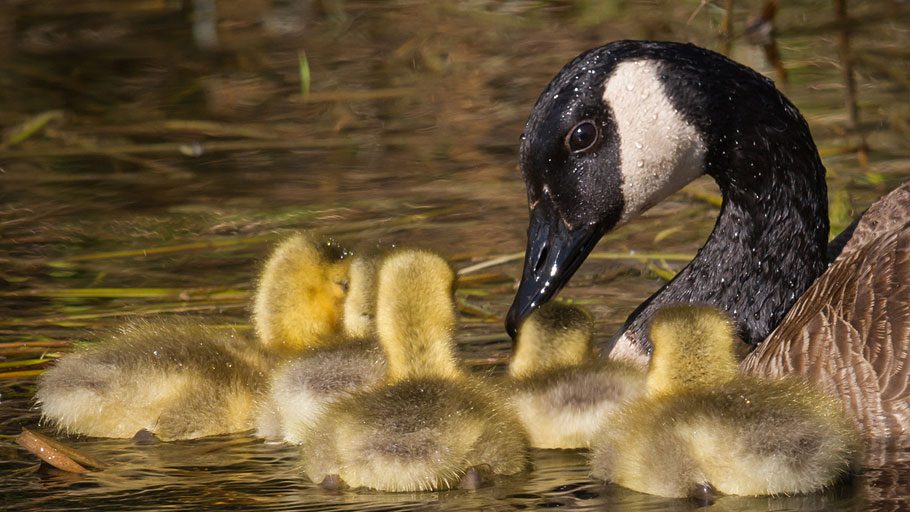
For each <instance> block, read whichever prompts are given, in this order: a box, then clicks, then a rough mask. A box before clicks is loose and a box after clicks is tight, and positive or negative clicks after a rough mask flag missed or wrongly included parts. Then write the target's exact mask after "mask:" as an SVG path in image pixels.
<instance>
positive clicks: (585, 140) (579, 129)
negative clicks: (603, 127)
mask: <svg viewBox="0 0 910 512" xmlns="http://www.w3.org/2000/svg"><path fill="white" fill-rule="evenodd" d="M598 135H599V133H598V130H597V125H596V124H594V123H593V122H591V121H582V122H580V123H578V124H576V125H575V126H574V127H572V129H571V130H569V134H568V135H566V147H567V148H569V151H571V152H572V153H581V152H582V151H585V150H587V149H590V148H591V146H593V145H594V143H595V142H597V136H598Z"/></svg>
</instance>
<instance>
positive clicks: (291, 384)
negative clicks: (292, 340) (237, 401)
mask: <svg viewBox="0 0 910 512" xmlns="http://www.w3.org/2000/svg"><path fill="white" fill-rule="evenodd" d="M284 258H286V260H285V262H284V264H285V265H286V266H287V267H288V268H290V269H293V268H295V267H296V266H297V265H305V264H306V262H305V261H299V262H295V261H294V260H295V256H294V254H290V255H288V254H284ZM377 262H378V258H376V257H373V256H366V257H364V256H356V257H353V258H352V260H351V263H350V268H349V274H348V276H349V277H348V287H347V293H346V297H345V300H344V305H343V322H342V324H343V327H344V333H343V335H342V336H337V337H335V339H334V342H332V343H323V344H320V345H319V346H316V347H311V348H309V349H308V350H304V351H303V352H301V353H300V354H298V355H296V356H295V357H293V358H291V359H290V360H288V361H286V362H285V363H284V364H283V365H280V366H278V368H277V369H276V370H275V371H274V372H273V373H272V375H271V379H270V384H269V391H268V393H267V396H266V397H265V398H264V399H263V400H262V402H261V403H260V406H259V408H258V411H257V415H256V435H257V436H259V437H263V438H266V439H270V440H282V441H284V442H288V443H292V444H299V443H301V442H302V441H303V440H304V439H305V438H306V436H307V435H308V434H309V432H310V431H311V430H312V429H313V427H314V425H315V423H316V420H317V419H319V417H320V416H321V415H322V414H323V412H324V411H325V409H326V407H328V406H329V405H330V404H332V403H334V402H336V401H338V400H340V399H341V398H343V397H346V396H349V395H350V394H351V393H353V392H355V391H358V390H364V389H369V388H371V387H373V386H376V385H378V384H380V383H382V382H383V380H384V379H385V373H386V365H385V357H384V355H383V353H382V350H381V349H380V348H379V345H378V344H377V343H376V341H375V334H374V332H375V325H374V324H375V322H374V319H373V316H374V310H375V306H376V283H375V282H376V276H375V274H376V267H377ZM275 287H277V288H278V289H279V290H278V291H277V292H276V290H274V288H275ZM281 288H282V286H281V285H280V284H279V283H278V282H276V280H275V279H268V280H267V279H263V280H262V281H261V284H260V289H259V293H258V294H257V296H258V297H268V296H270V295H273V294H275V293H280V289H281ZM288 306H289V307H288V308H286V309H281V310H279V311H268V310H265V308H262V310H263V311H265V313H263V314H262V315H261V316H260V318H264V317H265V316H266V315H276V314H280V313H281V312H282V311H288V310H290V311H295V310H296V308H294V307H292V306H293V305H292V304H288ZM274 323H277V324H281V323H282V322H280V321H274Z"/></svg>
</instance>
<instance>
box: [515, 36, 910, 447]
mask: <svg viewBox="0 0 910 512" xmlns="http://www.w3.org/2000/svg"><path fill="white" fill-rule="evenodd" d="M520 160H521V168H522V173H523V175H524V178H525V182H526V185H527V188H528V197H529V205H530V210H531V211H530V217H531V218H530V227H529V229H528V246H527V251H526V254H525V267H524V272H523V276H522V280H521V284H520V286H519V289H518V292H517V294H516V297H515V301H514V303H513V304H512V308H511V309H510V311H509V314H508V319H507V329H508V330H509V332H510V333H512V334H514V332H515V328H516V326H517V325H518V324H519V323H520V320H521V319H522V318H524V317H525V316H526V315H527V314H528V313H529V312H530V311H532V310H533V309H535V308H536V307H538V306H540V305H541V304H543V303H544V302H546V301H547V300H549V299H550V298H551V297H552V296H554V295H555V294H556V293H557V292H558V291H559V289H560V288H561V287H562V286H563V285H564V284H565V283H566V282H567V281H568V279H569V278H570V277H571V276H572V274H573V273H574V272H575V270H576V269H577V268H578V266H579V265H580V264H581V263H582V261H584V259H585V257H586V256H587V254H588V253H589V252H590V251H591V250H592V248H593V247H594V245H595V244H596V243H597V241H598V240H599V239H600V237H601V236H602V235H603V234H604V233H606V232H608V231H610V230H612V229H614V228H616V227H618V226H620V225H622V224H623V223H625V222H627V221H629V220H631V219H633V218H635V217H636V216H638V215H639V214H641V213H642V212H643V211H645V210H647V209H648V208H650V207H651V206H653V205H654V204H656V203H658V202H660V201H661V200H662V199H664V198H665V197H666V196H668V195H669V194H671V193H672V192H674V191H676V190H679V189H680V188H682V187H683V186H684V185H685V184H687V183H688V182H690V181H691V180H693V179H694V178H696V177H698V176H700V175H702V174H708V175H710V176H711V177H712V178H714V180H715V181H716V182H717V184H718V185H719V187H720V191H721V194H722V195H723V205H722V207H721V211H720V215H719V217H718V219H717V223H716V224H715V227H714V231H713V232H712V233H711V236H710V237H709V238H708V240H707V241H706V243H705V244H704V246H703V247H702V248H701V249H700V250H699V252H698V254H697V255H696V257H695V258H694V259H693V260H692V261H691V262H690V263H689V264H688V265H687V266H686V267H685V268H684V269H683V270H682V271H680V272H679V273H678V274H677V275H676V277H675V278H674V279H673V280H672V281H671V282H670V283H668V284H666V285H665V286H663V287H662V288H661V289H660V290H658V291H657V292H656V293H655V294H654V295H652V296H651V297H650V298H649V299H648V300H646V301H645V302H644V303H642V304H641V305H640V306H639V307H638V308H637V309H636V310H635V311H634V312H633V313H632V314H631V315H630V316H629V318H628V319H627V320H626V322H625V325H624V326H623V327H622V328H621V329H620V331H619V332H618V333H617V334H616V336H615V337H614V338H613V340H612V342H611V345H610V346H609V347H607V348H609V349H611V352H610V357H611V358H619V359H629V360H632V361H636V362H638V363H639V364H641V365H644V364H645V363H646V362H647V360H648V357H649V355H650V351H651V342H650V340H649V339H648V335H647V332H646V330H645V326H646V325H647V324H648V322H649V321H650V319H651V317H652V316H653V314H654V312H655V311H656V310H657V309H659V308H660V307H661V306H663V305H665V304H670V303H698V304H709V305H714V306H717V307H719V308H721V309H723V310H724V311H727V312H728V313H730V314H731V315H732V316H733V318H734V319H735V321H736V331H737V335H738V336H739V337H740V338H741V339H742V340H743V341H745V342H747V343H749V344H752V345H756V344H758V343H760V342H762V340H764V339H766V338H767V337H768V336H769V335H770V334H771V332H772V330H774V329H775V327H777V326H778V325H780V327H779V328H778V332H779V333H780V334H779V335H778V338H777V339H779V340H781V341H774V343H769V344H768V345H767V346H766V347H762V349H761V350H759V351H757V352H755V353H754V354H752V355H751V356H750V357H749V358H748V359H747V360H746V361H745V363H744V367H745V368H748V369H751V370H753V371H756V372H759V373H761V374H767V375H774V374H778V373H781V372H797V373H802V374H804V375H806V376H809V377H810V378H811V379H813V380H815V381H817V382H819V383H820V384H821V385H822V386H823V387H824V388H825V389H828V390H830V391H832V392H835V393H836V394H837V395H839V396H840V397H841V398H842V399H843V400H844V402H845V404H846V406H847V407H848V408H849V409H850V410H851V412H852V413H853V416H854V418H855V419H856V421H857V423H858V424H859V425H861V426H862V427H863V429H864V431H865V432H866V433H867V435H869V436H874V437H881V436H895V435H899V434H901V433H902V432H903V431H905V430H906V429H907V428H908V427H910V408H908V407H907V405H906V404H907V400H908V397H910V394H908V393H910V387H908V386H903V384H902V383H903V382H904V381H905V380H906V379H907V377H908V371H910V361H907V354H908V353H910V351H908V350H906V346H907V345H908V344H910V334H908V332H907V328H906V327H907V326H908V325H910V309H908V308H906V307H903V306H901V304H906V303H907V295H906V294H907V293H908V292H907V289H908V287H907V286H906V283H907V276H908V275H910V258H908V256H907V255H908V252H910V251H908V249H910V235H908V234H907V229H905V228H906V227H907V225H908V224H907V220H908V217H910V213H908V212H910V201H907V187H908V185H904V186H902V187H901V190H903V192H901V191H897V192H894V194H897V195H896V196H894V197H892V198H890V199H893V200H894V201H893V208H896V209H897V210H898V211H899V212H901V213H899V214H893V215H891V216H890V217H889V218H890V219H891V221H889V222H878V221H876V220H874V218H875V217H878V216H879V215H880V213H875V211H876V210H880V209H876V208H875V207H873V208H872V209H871V210H870V212H869V213H867V214H866V215H865V216H864V218H866V217H869V222H867V223H865V225H868V226H869V228H864V229H859V228H858V229H857V230H856V232H855V233H854V238H858V240H857V241H856V242H855V243H853V241H852V240H851V241H850V242H848V243H847V246H848V247H849V246H858V245H862V246H863V247H862V248H859V247H857V248H856V249H851V251H855V252H856V253H860V254H861V256H856V255H854V256H852V257H851V258H846V257H845V258H843V259H842V260H841V261H840V262H839V263H837V264H835V268H832V269H831V270H830V271H828V272H827V273H825V274H824V275H823V276H822V273H823V272H824V271H825V268H826V266H827V265H828V261H829V260H828V256H827V249H828V247H827V235H828V216H827V190H826V185H825V168H824V167H823V166H822V163H821V160H820V159H819V156H818V152H817V150H816V148H815V144H814V142H813V141H812V137H811V135H810V133H809V128H808V126H807V125H806V122H805V120H804V119H803V117H802V116H801V115H800V114H799V112H798V111H797V109H796V107H794V106H793V104H792V103H790V102H789V101H788V100H787V99H786V98H785V97H784V96H783V95H782V94H781V93H780V92H778V91H777V90H776V89H775V88H774V85H773V83H772V82H771V81H770V80H768V79H767V78H765V77H763V76H761V75H759V74H758V73H756V72H754V71H752V70H751V69H749V68H747V67H745V66H743V65H741V64H738V63H735V62H733V61H731V60H729V59H727V58H726V57H723V56H722V55H719V54H717V53H714V52H711V51H708V50H704V49H702V48H698V47H696V46H693V45H687V44H679V43H668V42H646V41H619V42H615V43H611V44H608V45H606V46H602V47H600V48H595V49H592V50H589V51H587V52H584V53H582V54H581V55H579V56H578V57H577V58H575V59H574V60H573V61H572V62H570V63H569V64H567V65H566V67H564V68H563V69H562V71H560V72H559V74H558V75H557V76H556V77H555V78H554V79H553V80H552V81H551V82H550V85H549V86H548V87H547V88H546V90H544V92H543V93H542V94H541V96H540V98H539V99H538V100H537V104H536V105H535V106H534V109H533V111H532V113H531V116H530V118H529V120H528V124H527V126H526V128H525V134H524V136H523V138H522V143H521V155H520ZM890 199H889V200H890ZM864 222H865V221H864ZM861 224H864V223H863V222H861ZM845 236H849V234H848V235H845ZM841 241H843V239H841ZM840 245H841V244H840V243H838V244H836V245H835V246H833V247H832V249H834V250H833V251H832V252H836V249H837V247H840ZM851 254H854V252H851ZM845 256H846V255H845ZM857 274H858V275H863V276H866V277H867V278H866V279H864V280H858V281H853V282H849V281H850V279H848V278H847V276H851V275H857ZM819 276H822V277H821V279H819V280H818V282H816V279H818V278H819ZM813 282H816V284H815V288H813V290H814V291H813V292H808V293H807V290H808V289H809V287H810V286H811V285H812V284H813ZM839 290H841V291H843V292H844V293H843V294H841V295H840V297H841V299H837V300H833V301H832V296H828V295H827V293H829V292H832V293H834V295H833V297H837V292H838V291H839ZM845 294H846V295H845ZM850 297H858V298H863V297H864V298H867V299H868V300H869V301H870V302H868V304H869V305H870V307H871V306H874V308H878V309H877V310H878V311H879V312H880V314H878V316H876V317H875V320H874V321H873V319H872V317H870V316H868V315H865V314H850V313H849V312H848V310H849V309H850V308H861V307H867V306H865V305H864V304H865V303H861V302H860V303H856V304H853V303H851V302H850V300H849V298H850ZM798 300H799V301H800V302H799V303H797V301H798ZM794 304H795V306H794ZM895 305H896V306H895ZM791 307H792V308H793V309H792V311H793V313H792V314H790V315H789V316H787V318H786V319H785V318H784V316H785V315H786V314H787V312H788V311H790V310H791ZM844 308H846V310H845V309H844ZM799 312H803V313H802V314H799ZM822 326H828V327H822ZM759 358H760V360H759Z"/></svg>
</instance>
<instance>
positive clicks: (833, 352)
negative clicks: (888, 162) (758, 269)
mask: <svg viewBox="0 0 910 512" xmlns="http://www.w3.org/2000/svg"><path fill="white" fill-rule="evenodd" d="M908 217H910V183H908V184H904V185H903V186H902V187H900V188H898V189H897V190H895V191H894V192H892V193H891V194H889V195H888V196H886V197H885V198H884V199H882V200H881V201H879V202H877V203H876V204H875V205H873V206H872V207H871V208H870V209H869V210H868V211H867V212H866V214H864V215H863V218H862V219H861V220H860V222H859V223H858V224H857V225H856V229H855V231H854V234H853V236H852V237H851V239H850V241H849V242H847V244H846V245H845V247H844V249H843V251H842V252H841V254H840V255H839V256H838V258H837V259H836V260H835V262H834V263H833V264H832V265H831V267H830V268H829V269H828V271H827V272H825V274H823V275H822V277H820V278H819V279H818V280H817V281H816V282H815V283H814V284H813V285H812V287H810V288H809V290H808V291H807V292H806V293H805V294H804V295H803V296H802V297H801V298H800V300H799V301H798V302H797V303H796V304H795V305H794V306H793V308H792V309H791V310H790V312H789V313H788V314H787V316H786V317H785V318H784V321H783V322H781V324H780V325H779V326H778V328H777V329H775V331H774V332H772V333H771V335H770V336H769V337H768V339H766V340H765V341H764V342H763V343H762V344H761V345H760V346H759V347H758V348H757V349H756V350H755V351H754V352H753V353H752V354H750V355H749V356H748V357H747V358H746V359H745V360H744V361H743V363H742V367H743V369H744V370H745V371H746V372H749V373H753V374H759V375H765V376H771V377H779V376H783V375H786V374H789V373H799V374H802V375H805V376H806V377H808V378H809V379H811V380H813V381H815V382H817V383H818V384H820V385H821V386H822V387H823V388H824V389H826V390H827V391H828V392H830V393H832V394H834V395H836V396H839V397H840V398H841V399H842V400H843V401H844V403H845V405H846V407H847V409H848V410H849V411H850V412H852V413H853V416H854V418H855V420H856V422H857V424H858V425H859V426H860V428H861V429H863V431H864V432H865V433H866V434H867V435H868V436H869V437H876V438H885V437H897V436H900V435H902V434H906V433H910V220H908Z"/></svg>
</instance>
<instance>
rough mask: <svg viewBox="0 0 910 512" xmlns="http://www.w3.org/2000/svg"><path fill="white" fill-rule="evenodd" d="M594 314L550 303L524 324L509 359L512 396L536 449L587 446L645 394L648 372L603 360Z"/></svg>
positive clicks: (621, 362) (565, 305)
mask: <svg viewBox="0 0 910 512" xmlns="http://www.w3.org/2000/svg"><path fill="white" fill-rule="evenodd" d="M592 328H593V322H592V319H591V315H590V314H589V313H588V312H587V311H585V310H584V309H582V308H581V307H579V306H574V305H570V304H564V303H561V302H557V301H554V302H548V303H547V304H544V305H543V306H541V307H540V308H539V309H537V310H535V311H534V312H532V313H531V314H530V315H528V317H527V318H526V319H525V321H524V322H522V324H521V327H520V328H519V329H518V336H517V337H516V339H515V347H514V351H513V353H512V360H511V362H510V363H509V377H510V381H509V389H510V393H509V397H510V400H511V402H512V404H513V406H514V407H515V410H516V412H517V413H518V417H519V418H520V419H521V422H522V424H524V426H525V430H527V432H528V439H529V440H530V443H531V446H532V447H534V448H569V449H571V448H587V447H588V446H589V445H590V442H591V438H592V437H593V435H594V433H595V432H596V431H597V429H598V428H599V427H600V426H601V425H602V424H603V423H604V422H605V421H606V420H607V418H608V417H609V415H610V414H612V413H613V412H615V411H616V410H618V409H619V408H620V406H621V405H622V404H623V403H624V402H625V401H626V400H630V399H634V398H637V397H638V396H639V395H641V394H642V393H643V392H644V384H645V377H644V372H642V371H641V369H640V368H638V367H637V366H635V365H632V364H630V363H627V362H623V361H611V360H607V359H602V358H600V357H598V355H597V354H595V353H594V350H593V347H592V343H591V331H592Z"/></svg>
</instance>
